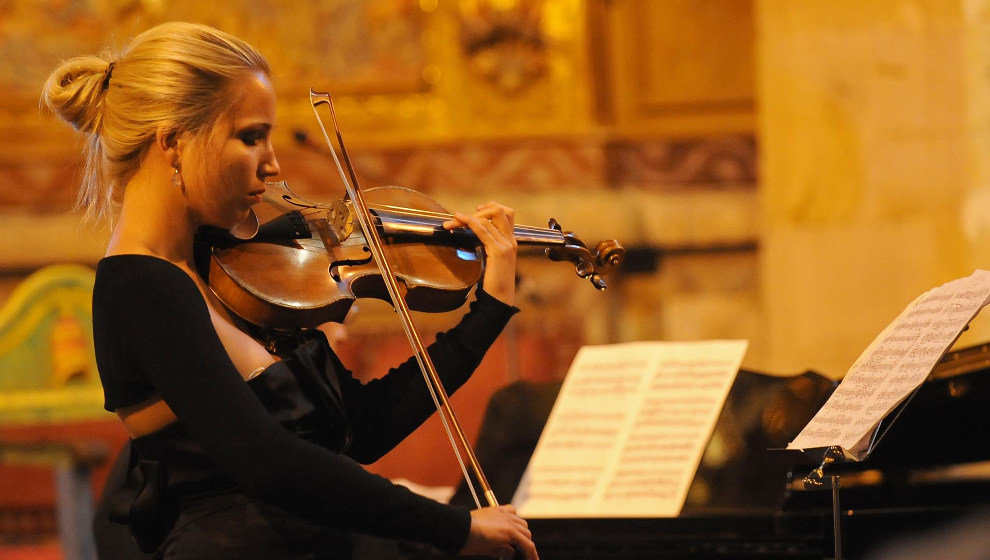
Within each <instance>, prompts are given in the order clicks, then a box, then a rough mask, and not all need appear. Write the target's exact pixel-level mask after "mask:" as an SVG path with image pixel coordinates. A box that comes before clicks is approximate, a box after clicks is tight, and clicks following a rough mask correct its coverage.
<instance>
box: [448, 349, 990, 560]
mask: <svg viewBox="0 0 990 560" xmlns="http://www.w3.org/2000/svg"><path fill="white" fill-rule="evenodd" d="M835 386H836V383H834V382H832V381H831V380H829V379H827V378H825V377H823V376H821V375H819V374H817V373H815V372H810V371H809V372H805V373H803V374H800V375H796V376H790V377H776V376H769V375H764V374H760V373H758V372H752V371H741V372H740V373H739V375H738V377H737V378H736V381H735V383H734V385H733V387H732V389H731V391H730V393H729V397H728V399H727V402H726V405H725V407H724V409H723V412H722V416H721V417H720V419H719V422H718V425H717V426H716V429H715V432H714V435H713V437H712V440H711V441H710V442H709V445H708V448H707V450H706V452H705V456H704V458H703V460H702V464H701V465H700V467H699V470H698V472H697V474H696V477H695V480H694V481H693V483H692V487H691V490H690V491H689V493H688V498H687V501H686V504H685V507H684V509H683V510H682V513H681V515H680V516H679V517H676V518H654V519H581V518H575V519H531V520H530V528H531V530H532V531H533V535H534V539H535V540H536V543H537V546H538V548H539V551H540V556H541V558H543V559H546V560H592V559H594V560H610V559H615V560H620V559H621V560H634V559H647V558H650V559H656V558H660V559H664V558H678V559H685V560H701V559H730V558H731V559H736V558H743V559H745V558H773V559H793V560H797V559H812V558H813V559H822V558H835V556H836V555H835V550H834V544H833V543H834V534H833V522H832V519H833V510H832V492H831V489H830V488H828V487H824V488H823V487H814V486H811V485H808V484H804V483H803V480H804V478H805V477H806V476H807V475H808V474H809V473H810V472H811V471H812V470H813V469H815V468H816V467H817V466H818V465H819V463H820V457H809V456H806V455H805V454H802V453H798V452H794V451H782V450H779V449H781V448H783V447H785V446H786V445H787V443H788V442H789V441H790V440H791V439H793V438H794V436H796V434H797V433H798V431H800V429H801V428H802V427H803V426H804V425H805V424H806V423H807V421H808V420H810V418H811V417H812V416H813V415H814V413H815V412H817V410H818V409H819V408H820V407H821V405H822V404H823V403H824V402H825V400H826V399H827V398H828V396H829V395H830V394H831V391H832V390H834V388H835ZM557 389H559V386H550V387H539V386H529V387H516V388H514V389H513V388H510V390H509V391H508V394H506V395H501V396H499V395H496V397H495V398H493V401H492V403H490V406H489V410H488V411H487V413H486V419H485V423H484V425H483V426H482V436H481V438H480V439H479V442H478V445H477V447H476V451H477V453H478V455H479V459H481V461H482V464H490V465H491V466H490V467H486V469H487V470H488V471H489V472H493V473H498V476H499V478H498V479H496V480H494V481H492V486H493V488H494V490H495V493H496V496H497V497H498V498H499V499H500V501H501V502H502V503H505V502H507V501H508V500H509V499H511V496H512V493H513V491H514V489H515V486H514V484H515V482H518V477H519V476H521V474H522V469H524V468H525V462H526V459H528V456H525V457H521V456H523V455H524V454H525V451H526V447H527V446H528V445H530V444H531V445H532V446H533V447H535V444H536V441H535V440H536V438H537V437H538V434H539V430H536V433H535V435H532V436H531V437H530V439H529V440H527V441H516V442H515V444H514V445H515V447H513V446H512V445H509V443H508V442H506V441H505V439H504V438H501V439H499V438H495V439H496V440H497V445H488V443H489V442H488V441H486V436H485V434H486V430H487V429H490V428H496V429H497V426H493V425H492V424H498V423H499V421H498V420H497V419H496V420H494V421H490V420H492V418H493V417H499V416H500V415H504V414H505V412H504V411H503V409H504V410H509V409H511V407H516V408H515V410H516V411H518V410H520V407H521V406H522V405H523V404H524V403H526V402H537V403H539V405H540V406H544V407H545V408H544V409H542V410H540V411H538V413H536V414H535V416H534V413H533V412H532V411H531V410H530V411H529V413H528V414H529V415H528V416H526V415H524V416H526V421H527V422H534V421H536V422H537V425H538V426H542V424H540V423H539V421H540V418H542V421H543V422H545V420H546V415H548V414H549V407H550V406H551V405H552V401H553V398H552V397H553V396H554V395H555V394H556V390H557ZM500 397H501V401H500V400H499V398H500ZM900 410H901V412H900V414H899V415H897V413H896V412H895V413H894V414H891V415H890V416H888V418H887V419H886V420H885V421H884V423H883V424H881V428H880V432H881V433H884V435H883V437H882V439H881V440H879V443H878V445H877V446H876V448H875V449H874V452H873V453H872V454H871V455H870V456H869V457H868V458H867V459H866V460H865V461H863V462H859V463H855V462H850V463H840V464H837V465H833V466H830V467H829V468H828V469H827V470H826V474H835V475H838V476H839V477H840V491H839V504H840V508H839V511H840V514H841V522H840V526H841V535H842V540H841V549H840V552H841V557H842V558H844V559H851V560H857V559H871V558H873V556H872V554H873V551H875V550H876V549H877V548H878V547H882V546H884V545H886V544H887V543H892V542H894V543H896V542H898V541H899V540H902V539H905V538H909V537H916V536H918V535H922V536H923V535H926V534H927V533H928V532H935V533H933V534H934V535H937V531H938V530H939V528H941V527H944V526H945V525H946V524H949V523H952V522H954V521H957V520H961V519H967V518H977V519H981V518H980V517H979V516H980V515H981V513H982V514H984V517H983V518H982V519H987V520H990V515H986V512H988V511H990V438H988V436H987V435H986V430H987V428H988V427H990V345H980V346H974V347H969V348H964V349H961V350H957V351H953V352H950V353H949V354H947V355H946V356H945V357H944V358H943V360H942V361H941V362H940V363H939V365H938V367H936V368H935V370H934V372H933V373H932V375H931V376H930V377H929V380H928V381H926V382H925V383H924V384H923V385H922V386H921V387H920V388H919V390H918V391H917V392H916V393H915V394H914V396H913V398H911V399H910V400H909V401H908V402H907V403H906V405H905V406H903V407H902V408H901V409H900ZM544 413H545V414H544ZM895 416H896V419H895ZM503 428H504V426H503ZM533 447H529V448H528V452H529V453H531V452H532V449H533ZM520 457H521V458H520ZM486 461H487V463H486ZM503 466H507V467H508V468H505V469H503V468H500V467H503ZM507 471H512V472H508V473H507ZM464 498H465V496H464V495H463V494H461V495H460V496H455V501H458V500H461V501H463V499H464ZM984 531H985V533H984V534H986V533H987V532H990V526H988V527H986V528H985V530H984ZM933 538H937V536H934V537H933ZM988 554H990V552H988ZM941 557H946V558H951V557H952V556H951V555H945V556H941ZM982 557H990V556H982Z"/></svg>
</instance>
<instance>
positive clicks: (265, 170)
mask: <svg viewBox="0 0 990 560" xmlns="http://www.w3.org/2000/svg"><path fill="white" fill-rule="evenodd" d="M258 171H259V173H258V174H259V175H260V176H261V179H262V180H265V179H266V178H268V177H272V176H274V175H278V174H279V173H281V171H282V169H281V168H280V167H279V165H278V158H276V157H275V152H274V151H272V152H271V155H270V157H268V158H267V159H266V160H265V161H263V162H262V163H261V168H260V169H259V170H258Z"/></svg>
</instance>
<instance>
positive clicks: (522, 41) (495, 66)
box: [460, 0, 549, 95]
mask: <svg viewBox="0 0 990 560" xmlns="http://www.w3.org/2000/svg"><path fill="white" fill-rule="evenodd" d="M493 4H494V3H493V2H485V3H478V4H473V5H471V6H466V5H462V7H461V11H460V24H461V33H460V40H461V46H462V48H463V50H464V56H465V57H466V59H467V62H468V66H469V69H470V71H471V72H472V73H473V74H475V75H477V76H479V77H480V78H481V79H483V80H484V81H486V82H488V83H489V84H491V85H492V86H493V87H494V88H496V89H497V90H499V91H501V92H503V93H505V94H507V95H512V94H514V93H517V92H518V91H520V90H522V89H525V88H526V87H528V86H530V85H531V84H533V83H534V82H535V81H537V80H539V79H540V78H541V77H543V76H545V75H546V73H547V67H548V65H549V53H548V49H547V40H546V38H545V37H544V34H543V29H542V19H543V2H542V1H541V0H530V1H523V2H519V3H518V4H515V5H513V6H511V7H505V8H500V7H495V6H493Z"/></svg>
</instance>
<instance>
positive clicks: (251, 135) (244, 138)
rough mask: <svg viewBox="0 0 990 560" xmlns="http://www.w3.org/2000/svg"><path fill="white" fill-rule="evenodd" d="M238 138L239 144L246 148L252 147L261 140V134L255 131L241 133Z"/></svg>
mask: <svg viewBox="0 0 990 560" xmlns="http://www.w3.org/2000/svg"><path fill="white" fill-rule="evenodd" d="M240 138H241V142H244V144H246V145H248V146H254V145H255V144H257V143H258V140H261V138H262V134H261V133H260V132H257V131H251V132H242V133H241V134H240Z"/></svg>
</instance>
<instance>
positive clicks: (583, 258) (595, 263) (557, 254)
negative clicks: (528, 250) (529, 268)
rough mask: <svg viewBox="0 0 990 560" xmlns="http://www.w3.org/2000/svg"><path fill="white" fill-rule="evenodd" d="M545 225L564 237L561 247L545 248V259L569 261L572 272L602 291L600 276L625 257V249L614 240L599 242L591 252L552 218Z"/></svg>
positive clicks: (602, 283) (603, 280)
mask: <svg viewBox="0 0 990 560" xmlns="http://www.w3.org/2000/svg"><path fill="white" fill-rule="evenodd" d="M547 225H548V226H549V227H550V229H553V230H557V231H559V232H561V234H562V235H563V236H564V244H563V245H557V246H553V247H547V248H546V249H545V250H544V253H545V254H546V256H547V258H548V259H550V260H552V261H569V262H570V263H572V264H573V265H574V272H576V273H577V275H578V276H579V277H581V278H587V279H588V280H589V281H590V282H591V285H592V286H594V287H595V288H596V289H598V290H604V289H605V288H606V285H605V279H604V278H602V276H605V275H606V274H608V273H610V272H612V270H613V269H614V268H615V267H617V266H619V264H620V263H622V259H624V258H625V256H626V249H625V248H624V247H623V246H622V244H621V243H619V242H618V241H616V240H614V239H609V240H606V241H599V242H598V244H597V245H595V250H594V252H592V251H591V250H589V249H588V247H587V246H586V245H585V244H584V242H583V241H581V240H580V239H578V238H577V236H576V235H574V232H570V231H563V228H561V226H560V223H559V222H557V220H555V219H554V218H550V220H549V222H548V224H547Z"/></svg>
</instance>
